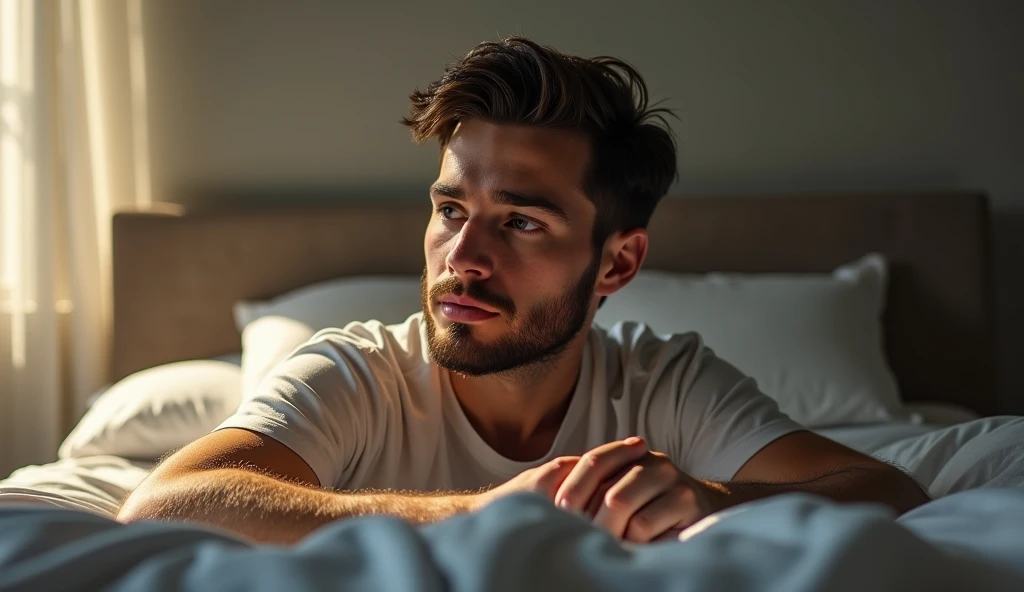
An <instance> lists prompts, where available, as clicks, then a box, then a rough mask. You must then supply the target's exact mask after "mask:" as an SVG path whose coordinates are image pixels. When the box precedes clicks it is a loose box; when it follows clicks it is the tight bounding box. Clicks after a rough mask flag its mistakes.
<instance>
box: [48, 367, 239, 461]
mask: <svg viewBox="0 0 1024 592" xmlns="http://www.w3.org/2000/svg"><path fill="white" fill-rule="evenodd" d="M241 397H242V371H241V369H240V368H239V366H238V364H236V363H231V362H226V361H220V360H192V361H186V362H175V363H172V364H165V365H163V366H157V367H156V368H150V369H149V370H143V371H141V372H137V373H135V374H133V375H131V376H129V377H127V378H125V379H123V380H120V381H118V382H117V383H115V384H113V385H112V386H111V387H110V388H108V389H107V390H106V391H105V392H104V393H103V394H102V395H100V396H99V397H98V398H97V399H96V402H95V403H94V404H93V405H92V407H91V408H90V409H89V411H88V412H86V414H85V416H83V417H82V420H81V421H79V422H78V425H76V426H75V428H74V429H73V430H72V431H71V433H70V434H68V437H67V438H65V440H64V442H63V443H62V444H61V445H60V449H59V451H58V456H59V457H60V458H62V459H67V458H81V457H86V456H91V455H114V456H120V457H124V458H127V459H133V460H140V461H156V460H157V459H159V458H160V457H161V456H163V455H164V454H166V453H168V452H169V451H171V450H174V449H176V448H179V447H181V446H183V445H185V444H187V443H189V442H191V441H192V440H195V439H197V438H199V437H201V436H204V435H206V434H208V433H209V432H210V431H211V430H212V429H213V428H215V427H216V426H217V424H218V423H220V422H221V421H223V419H224V417H226V416H228V415H230V414H231V413H233V412H234V411H235V410H237V409H238V405H239V403H240V402H241Z"/></svg>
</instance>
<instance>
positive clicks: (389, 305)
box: [234, 276, 422, 398]
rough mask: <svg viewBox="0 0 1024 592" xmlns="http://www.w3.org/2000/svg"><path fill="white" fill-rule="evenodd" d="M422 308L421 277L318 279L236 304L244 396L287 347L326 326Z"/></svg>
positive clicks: (391, 317)
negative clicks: (291, 288)
mask: <svg viewBox="0 0 1024 592" xmlns="http://www.w3.org/2000/svg"><path fill="white" fill-rule="evenodd" d="M421 309H422V304H421V302H420V278H418V277H415V276H379V277H365V276H360V277H349V278H341V279H337V280H329V281H326V282H320V283H317V284H312V285H309V286H305V287H302V288H299V289H297V290H293V291H291V292H288V293H286V294H282V295H281V296H278V297H277V298H274V299H272V300H266V301H240V302H237V303H235V306H234V312H235V323H236V324H237V326H238V329H239V330H240V331H241V332H242V374H243V377H244V378H243V384H244V395H243V396H244V397H245V398H248V397H251V396H252V395H253V394H254V392H255V389H256V387H257V386H259V383H260V381H262V380H263V378H264V377H265V376H266V375H267V374H268V373H269V372H270V370H271V369H272V368H273V367H274V366H275V365H276V364H278V363H279V362H281V361H282V360H284V359H285V358H287V357H288V356H289V355H290V354H291V352H293V351H295V349H296V348H298V347H299V346H300V345H302V344H303V343H305V342H306V341H308V340H309V339H310V338H311V337H312V336H313V335H314V334H315V333H316V332H317V331H319V330H321V329H326V328H327V327H344V326H345V325H347V324H349V323H351V322H353V321H368V320H378V321H381V322H382V323H384V324H388V325H390V324H395V323H401V322H402V321H404V320H405V319H407V318H409V315H411V314H413V313H415V312H417V311H419V310H421Z"/></svg>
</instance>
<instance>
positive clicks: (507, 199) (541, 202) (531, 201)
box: [491, 189, 569, 224]
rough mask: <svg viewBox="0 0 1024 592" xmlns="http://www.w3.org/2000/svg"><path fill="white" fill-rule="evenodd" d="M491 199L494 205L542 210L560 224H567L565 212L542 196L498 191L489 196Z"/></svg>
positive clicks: (567, 217)
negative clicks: (556, 219)
mask: <svg viewBox="0 0 1024 592" xmlns="http://www.w3.org/2000/svg"><path fill="white" fill-rule="evenodd" d="M491 199H493V200H494V203H498V204H503V205H509V206H518V207H520V208H537V209H539V210H544V211H545V212H547V213H548V214H550V215H552V216H554V217H555V218H558V220H559V221H561V222H562V224H569V216H568V214H566V213H565V210H563V209H562V208H560V207H559V206H558V204H556V203H555V202H554V201H552V200H550V199H548V198H546V197H544V196H542V195H523V194H521V193H513V192H511V191H505V190H504V189H500V190H498V191H495V192H494V193H492V194H491Z"/></svg>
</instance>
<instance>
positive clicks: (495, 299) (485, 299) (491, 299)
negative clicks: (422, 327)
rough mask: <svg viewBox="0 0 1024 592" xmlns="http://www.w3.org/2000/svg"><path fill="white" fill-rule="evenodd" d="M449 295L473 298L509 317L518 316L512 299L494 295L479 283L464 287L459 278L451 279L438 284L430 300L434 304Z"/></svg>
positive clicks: (431, 291) (432, 290) (431, 290)
mask: <svg viewBox="0 0 1024 592" xmlns="http://www.w3.org/2000/svg"><path fill="white" fill-rule="evenodd" d="M448 294H455V295H456V296H466V297H467V298H472V299H473V300H476V301H478V302H480V303H481V304H486V305H487V306H490V307H492V308H495V309H497V310H498V311H499V312H502V313H504V314H505V316H507V317H514V316H515V314H516V305H515V304H514V303H513V302H512V301H511V300H510V299H508V298H505V297H503V296H499V295H497V294H492V293H491V292H490V291H488V290H487V288H485V287H484V285H483V284H481V283H479V282H470V283H469V284H466V285H463V284H462V281H461V280H460V279H459V278H457V277H449V278H445V279H443V280H441V281H439V282H437V283H436V284H434V285H433V286H432V287H431V288H430V299H431V301H433V302H437V301H438V300H439V299H440V298H441V297H442V296H447V295H448Z"/></svg>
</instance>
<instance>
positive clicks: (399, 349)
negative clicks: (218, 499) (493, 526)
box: [218, 313, 801, 490]
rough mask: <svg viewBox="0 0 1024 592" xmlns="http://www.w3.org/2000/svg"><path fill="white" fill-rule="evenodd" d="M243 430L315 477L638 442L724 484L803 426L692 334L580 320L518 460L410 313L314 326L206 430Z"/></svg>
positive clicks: (325, 479)
mask: <svg viewBox="0 0 1024 592" xmlns="http://www.w3.org/2000/svg"><path fill="white" fill-rule="evenodd" d="M223 428H245V429H249V430H253V431H256V432H260V433H262V434H265V435H267V436H270V437H272V438H274V439H275V440H278V441H280V442H281V443H283V444H284V445H286V446H288V447H289V448H291V449H292V450H293V451H294V452H296V453H297V454H298V455H299V456H301V457H302V458H303V459H304V460H305V461H306V462H307V463H308V464H309V466H310V467H311V468H312V469H313V470H314V472H315V473H316V475H317V478H318V479H319V481H320V483H321V485H323V486H325V487H337V488H346V489H361V488H395V489H414V490H436V489H475V488H478V487H483V486H489V485H495V484H498V483H502V482H504V481H506V480H507V479H509V478H511V477H513V476H515V475H517V474H518V473H520V472H522V471H523V470H525V469H527V468H529V467H532V466H536V465H538V464H541V463H542V462H545V461H546V460H549V459H551V458H554V457H557V456H563V455H573V454H582V453H584V452H586V451H588V450H590V449H592V448H594V447H596V446H598V445H600V444H603V443H606V442H609V441H612V440H618V439H623V438H626V437H628V436H633V435H636V436H641V437H643V438H646V439H647V440H648V442H649V443H650V446H651V447H652V448H653V449H655V450H659V451H662V452H665V453H666V454H668V455H669V456H670V457H671V458H672V460H673V461H674V462H675V463H676V464H677V465H678V466H679V467H680V468H682V469H683V470H685V471H687V472H689V473H690V474H693V475H695V476H698V477H703V478H709V479H719V480H726V479H729V478H731V477H732V476H733V475H734V474H735V472H736V471H737V470H738V469H739V468H740V467H741V466H742V465H743V463H745V462H746V461H747V459H749V458H750V457H751V456H752V455H753V454H754V453H756V452H757V451H758V450H760V449H761V448H762V447H764V446H765V445H766V444H768V443H770V442H771V441H772V440H775V439H776V438H778V437H780V436H782V435H784V434H787V433H790V432H793V431H796V430H799V429H801V427H800V426H799V425H798V424H796V423H795V422H793V421H791V420H790V419H789V418H787V417H786V416H785V415H784V414H782V413H780V412H779V410H778V407H777V406H776V404H775V402H774V401H772V400H771V399H770V398H768V397H766V396H764V395H762V394H761V393H759V392H758V391H757V389H756V387H755V386H754V383H753V381H751V380H750V379H749V378H746V377H745V376H744V375H743V374H741V373H740V372H739V371H737V370H736V369H735V368H733V367H732V366H730V365H729V364H727V363H725V362H723V361H722V360H720V359H718V358H716V357H715V356H714V354H713V353H712V352H711V351H710V350H708V349H706V348H705V347H704V346H703V344H702V343H701V341H700V338H699V337H698V336H697V335H695V334H692V333H691V334H685V335H674V336H670V337H658V336H656V335H654V334H653V333H652V332H651V331H650V330H648V329H647V328H645V327H642V326H639V325H637V324H635V323H622V324H620V325H617V326H616V327H614V328H612V330H610V331H604V330H602V329H599V328H592V329H591V331H590V334H589V339H588V340H587V342H586V347H585V351H584V355H583V362H582V367H581V369H580V377H579V380H578V382H577V386H576V390H575V392H574V394H573V397H572V401H571V403H570V405H569V409H568V411H567V413H566V417H565V419H564V420H563V422H562V426H561V429H560V431H559V433H558V435H557V437H556V439H555V442H554V445H553V446H552V449H551V450H550V451H549V452H548V454H546V455H545V456H544V457H543V458H541V459H537V460H536V461H535V462H516V461H513V460H510V459H507V458H505V457H503V456H501V455H500V454H498V453H497V452H496V451H494V450H493V449H492V448H490V447H489V446H488V445H487V444H486V443H485V442H484V441H483V440H482V439H481V438H480V436H479V435H478V434H477V433H476V431H475V430H474V429H473V427H472V426H471V425H470V423H469V420H468V419H467V418H466V417H465V415H464V414H463V412H462V409H461V407H460V405H459V403H458V401H457V399H456V398H455V395H454V393H453V392H452V387H451V383H450V380H449V374H448V372H447V371H445V370H444V369H442V368H439V367H438V366H436V365H435V364H432V363H430V362H429V360H428V352H427V348H426V328H425V325H424V323H423V322H422V314H421V313H417V314H414V315H412V316H411V317H409V318H408V319H407V320H406V322H404V323H402V324H399V325H391V326H386V325H384V324H382V323H380V322H367V323H351V324H349V325H348V326H347V327H345V328H344V329H326V330H323V331H321V332H319V333H318V334H317V335H316V336H315V337H314V338H313V339H312V340H311V341H310V342H309V343H308V344H306V345H304V346H303V347H301V348H300V349H299V350H298V351H297V352H296V353H295V354H294V355H293V356H291V357H290V358H289V359H287V360H285V361H284V362H282V363H280V364H278V365H277V366H276V367H275V368H274V370H273V371H272V372H271V374H270V375H269V376H268V377H267V378H266V379H265V380H264V381H263V382H261V383H260V385H259V387H258V389H257V392H256V394H255V396H254V397H252V398H250V399H248V400H246V401H245V402H244V403H243V404H242V406H241V408H240V409H239V411H238V413H236V414H235V415H233V416H232V417H230V418H228V419H227V420H226V421H224V423H222V424H221V425H220V426H219V428H218V429H223Z"/></svg>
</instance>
